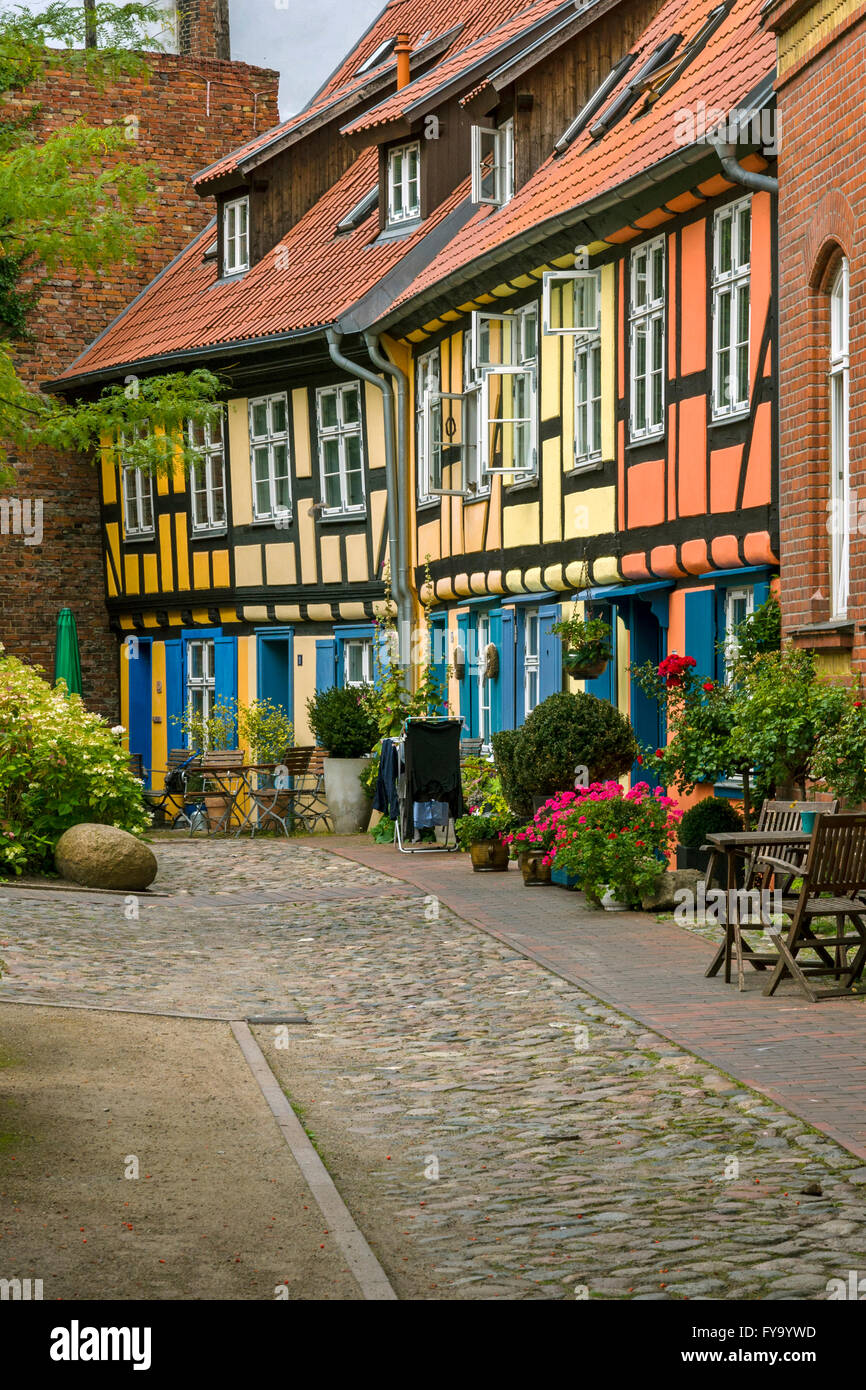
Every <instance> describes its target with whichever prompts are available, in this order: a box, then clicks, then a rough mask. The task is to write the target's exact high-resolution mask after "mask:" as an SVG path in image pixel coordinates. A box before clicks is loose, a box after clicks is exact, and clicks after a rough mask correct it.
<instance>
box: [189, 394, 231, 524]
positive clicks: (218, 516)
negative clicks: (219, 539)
mask: <svg viewBox="0 0 866 1390" xmlns="http://www.w3.org/2000/svg"><path fill="white" fill-rule="evenodd" d="M188 436H189V443H190V447H191V448H193V449H195V451H196V453H197V455H198V457H197V459H196V461H195V463H194V464H193V466H192V469H191V470H190V495H191V508H192V529H193V532H196V531H224V530H225V529H226V464H225V441H224V430H223V421H222V418H220V419H219V420H215V421H214V422H213V424H209V425H196V424H194V423H193V422H192V421H190V423H189V426H188Z"/></svg>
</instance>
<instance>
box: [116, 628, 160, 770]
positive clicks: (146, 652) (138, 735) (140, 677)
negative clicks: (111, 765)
mask: <svg viewBox="0 0 866 1390" xmlns="http://www.w3.org/2000/svg"><path fill="white" fill-rule="evenodd" d="M123 657H124V660H126V661H127V662H128V670H129V751H130V753H135V754H137V755H138V756H139V757H140V758H141V762H142V766H143V768H144V776H145V783H146V785H147V786H148V787H149V786H150V785H151V774H152V771H153V769H152V766H151V763H152V749H153V679H152V678H153V665H152V658H153V647H152V644H151V640H150V638H147V637H137V638H135V639H134V640H133V641H132V642H127V643H126V644H125V646H124V651H123Z"/></svg>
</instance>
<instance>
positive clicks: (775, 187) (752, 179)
mask: <svg viewBox="0 0 866 1390" xmlns="http://www.w3.org/2000/svg"><path fill="white" fill-rule="evenodd" d="M712 145H713V149H714V150H715V152H716V154H717V155H718V156H719V163H720V164H721V166H722V168H723V169H724V171H725V173H726V174H727V176H728V178H729V179H732V180H733V181H734V183H741V184H742V185H743V187H744V188H751V189H753V190H754V192H756V193H778V191H779V180H778V179H774V178H773V177H772V176H771V175H770V174H756V173H754V172H753V171H752V170H751V169H744V168H743V166H742V164H740V162H739V160H738V159H737V147H736V145H729V144H727V143H726V142H725V141H723V140H713V141H712Z"/></svg>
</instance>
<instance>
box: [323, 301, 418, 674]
mask: <svg viewBox="0 0 866 1390" xmlns="http://www.w3.org/2000/svg"><path fill="white" fill-rule="evenodd" d="M326 336H327V339H328V351H329V352H330V354H331V361H332V362H333V363H334V365H335V366H337V367H339V368H340V369H341V370H342V371H344V372H348V373H349V375H350V376H354V377H357V378H358V379H359V380H361V381H369V382H370V384H371V386H375V387H376V389H377V390H378V391H381V392H382V407H383V412H382V413H383V416H384V420H385V481H386V485H387V492H388V538H389V541H390V550H391V557H392V558H391V570H392V575H391V586H392V592H393V594H394V598H395V600H396V603H397V612H398V615H399V619H400V624H401V627H400V630H401V634H402V632H403V627H402V622H403V618H404V615H406V614H407V607H408V605H407V603H405V602H404V596H403V593H402V591H401V589H400V585H399V579H397V581H396V582H395V576H394V553H395V551H396V550H398V549H399V534H400V525H399V506H398V487H397V450H396V448H395V440H394V391H393V388H392V386H391V383H390V381H388V380H387V378H386V379H385V380H384V381H383V380H382V378H381V377H380V376H378V375H377V374H376V373H375V372H371V371H368V370H367V368H366V367H362V366H360V365H359V364H358V363H357V362H351V361H350V360H349V358H348V357H344V356H343V354H342V352H341V351H340V344H341V342H342V341H343V335H342V333H339V332H337V330H336V329H334V328H329V329H328V330H327V334H326ZM378 365H379V364H378V363H377V366H378ZM407 616H408V617H409V621H410V622H411V609H409V610H408V615H407ZM407 650H408V644H407ZM399 660H400V665H401V666H404V665H407V664H408V660H404V652H403V643H402V642H401V643H400V658H399Z"/></svg>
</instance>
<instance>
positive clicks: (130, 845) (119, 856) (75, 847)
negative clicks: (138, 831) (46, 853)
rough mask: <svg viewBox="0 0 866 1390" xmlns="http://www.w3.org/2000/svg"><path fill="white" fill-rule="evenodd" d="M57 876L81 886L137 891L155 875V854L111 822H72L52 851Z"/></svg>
mask: <svg viewBox="0 0 866 1390" xmlns="http://www.w3.org/2000/svg"><path fill="white" fill-rule="evenodd" d="M54 863H55V865H56V867H57V872H58V873H59V874H60V876H61V878H65V879H68V880H69V882H70V883H80V884H83V886H84V887H85V888H114V889H118V890H120V891H126V892H129V893H141V892H143V891H144V889H145V888H149V887H150V885H151V884H152V883H153V880H154V879H155V878H156V875H157V873H158V871H159V865H158V864H157V862H156V855H155V854H154V853H153V851H152V850H151V849H149V848H148V846H147V845H145V844H143V843H142V842H141V840H137V839H136V838H135V836H134V835H130V834H129V833H128V832H127V831H126V830H117V829H116V828H115V827H114V826H113V825H75V826H73V827H72V829H71V830H67V832H66V834H65V835H62V836H61V838H60V840H59V841H58V844H57V849H56V850H55V851H54Z"/></svg>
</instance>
